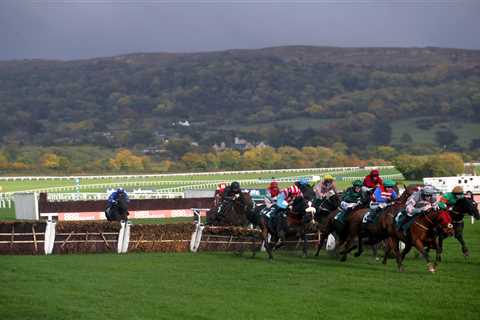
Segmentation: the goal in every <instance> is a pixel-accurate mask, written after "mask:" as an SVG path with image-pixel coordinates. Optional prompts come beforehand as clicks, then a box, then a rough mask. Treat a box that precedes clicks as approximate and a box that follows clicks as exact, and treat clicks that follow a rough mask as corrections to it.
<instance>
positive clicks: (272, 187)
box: [268, 181, 278, 190]
mask: <svg viewBox="0 0 480 320" xmlns="http://www.w3.org/2000/svg"><path fill="white" fill-rule="evenodd" d="M268 189H270V190H272V189H278V182H277V181H272V182H270V185H269V186H268Z"/></svg>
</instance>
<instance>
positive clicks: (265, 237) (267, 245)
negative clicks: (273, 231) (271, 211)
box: [262, 227, 273, 260]
mask: <svg viewBox="0 0 480 320" xmlns="http://www.w3.org/2000/svg"><path fill="white" fill-rule="evenodd" d="M262 238H263V245H264V246H265V250H266V251H267V254H268V258H269V259H270V260H271V259H273V255H272V245H271V244H270V241H268V229H267V228H266V227H265V228H264V229H262ZM272 239H273V236H272V238H270V240H272Z"/></svg>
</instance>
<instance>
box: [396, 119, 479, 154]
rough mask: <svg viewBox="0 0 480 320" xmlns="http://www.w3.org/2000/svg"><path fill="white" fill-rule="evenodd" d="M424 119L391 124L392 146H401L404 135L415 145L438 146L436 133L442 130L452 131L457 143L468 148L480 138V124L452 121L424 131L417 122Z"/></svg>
mask: <svg viewBox="0 0 480 320" xmlns="http://www.w3.org/2000/svg"><path fill="white" fill-rule="evenodd" d="M421 119H424V118H415V119H406V120H399V121H395V122H393V123H391V125H392V141H391V143H392V144H400V143H401V137H402V135H403V134H405V133H408V134H409V135H410V136H411V137H412V138H413V139H414V141H415V143H419V144H426V143H432V144H437V142H436V140H435V132H436V131H440V130H442V129H446V128H448V129H450V130H452V131H453V132H454V133H455V134H456V135H457V136H458V140H457V143H458V144H459V145H460V146H462V147H464V148H468V147H469V145H470V142H471V141H472V140H473V139H479V138H480V125H479V124H478V123H470V122H468V121H464V122H461V121H458V120H454V121H450V122H442V123H439V124H436V125H434V126H433V127H431V128H430V129H428V130H422V129H419V128H417V127H416V124H415V122H416V121H417V120H421Z"/></svg>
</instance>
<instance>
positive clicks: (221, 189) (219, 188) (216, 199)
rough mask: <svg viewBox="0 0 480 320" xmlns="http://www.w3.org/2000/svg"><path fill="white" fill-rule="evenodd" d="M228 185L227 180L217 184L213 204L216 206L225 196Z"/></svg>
mask: <svg viewBox="0 0 480 320" xmlns="http://www.w3.org/2000/svg"><path fill="white" fill-rule="evenodd" d="M226 187H227V184H226V183H225V182H222V183H219V184H218V186H217V189H216V190H215V195H214V200H213V201H214V202H213V206H214V207H216V206H218V205H219V204H220V202H221V201H222V198H223V193H224V192H225V188H226Z"/></svg>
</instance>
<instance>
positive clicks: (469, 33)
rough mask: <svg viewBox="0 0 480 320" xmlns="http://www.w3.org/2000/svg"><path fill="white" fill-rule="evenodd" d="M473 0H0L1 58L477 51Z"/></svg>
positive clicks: (477, 15)
mask: <svg viewBox="0 0 480 320" xmlns="http://www.w3.org/2000/svg"><path fill="white" fill-rule="evenodd" d="M479 30H480V0H417V1H413V0H398V1H395V0H345V1H342V0H337V1H328V0H324V1H322V0H317V1H315V0H310V1H309V0H306V1H299V0H297V1H282V0H279V1H274V0H271V1H269V0H265V1H254V0H250V1H248V0H247V1H241V0H237V1H235V0H232V1H228V0H226V1H215V0H214V1H201V0H200V1H199V0H197V1H182V0H179V1H161V0H149V1H142V0H137V1H134V0H130V1H126V0H112V1H108V0H65V1H47V0H38V1H37V0H0V60H5V59H22V58H50V59H77V58H90V57H99V56H111V55H116V54H125V53H132V52H162V51H169V52H191V51H212V50H223V49H241V48H247V49H251V48H262V47H269V46H280V45H318V46H344V47H364V46H399V47H412V46H420V47H424V46H436V47H455V48H468V49H480V35H479Z"/></svg>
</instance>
